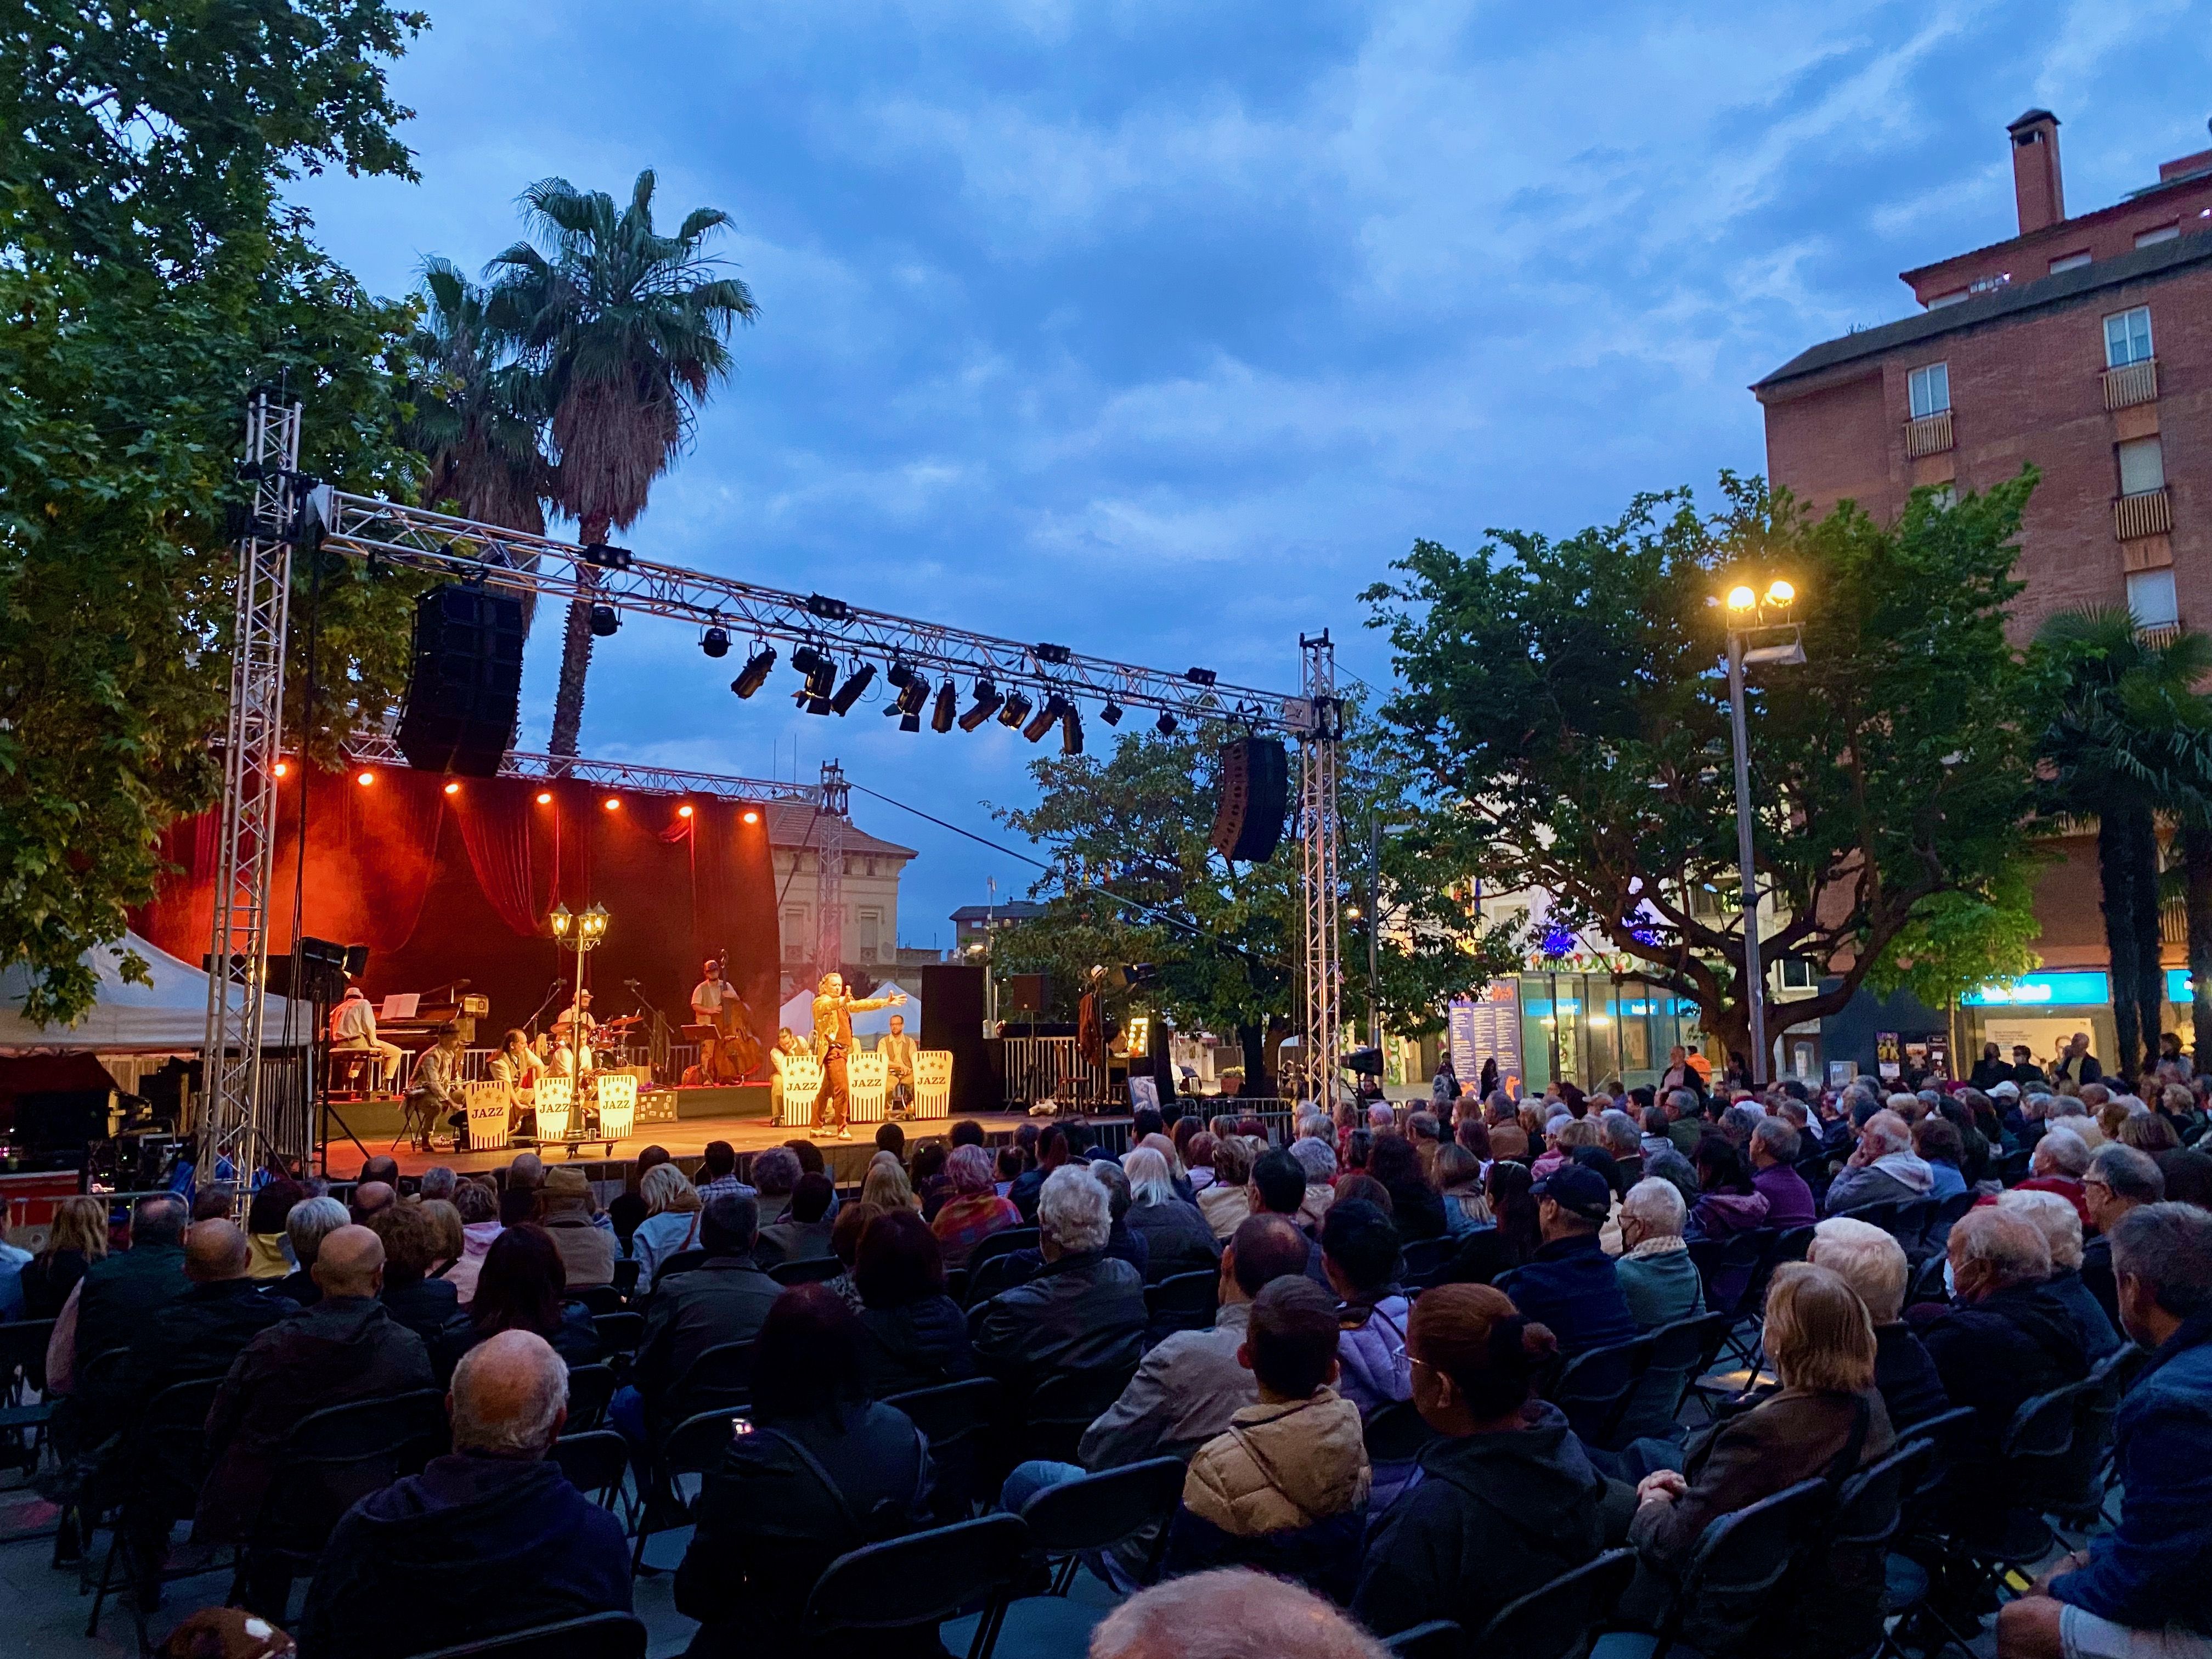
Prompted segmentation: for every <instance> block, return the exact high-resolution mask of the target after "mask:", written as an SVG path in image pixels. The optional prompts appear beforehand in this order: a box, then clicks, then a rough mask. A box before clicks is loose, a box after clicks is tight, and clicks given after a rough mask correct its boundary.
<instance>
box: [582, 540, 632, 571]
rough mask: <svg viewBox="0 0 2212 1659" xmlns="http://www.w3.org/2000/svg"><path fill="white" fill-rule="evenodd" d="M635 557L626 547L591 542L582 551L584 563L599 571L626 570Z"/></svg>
mask: <svg viewBox="0 0 2212 1659" xmlns="http://www.w3.org/2000/svg"><path fill="white" fill-rule="evenodd" d="M636 557H637V556H636V555H635V553H632V552H631V551H630V550H629V549H628V548H626V547H610V546H608V545H607V544H605V542H592V543H591V544H588V545H587V546H586V548H585V549H584V562H585V563H586V564H588V565H595V566H597V567H598V568H599V569H601V570H627V569H629V568H630V565H631V563H632V562H633V561H635V558H636Z"/></svg>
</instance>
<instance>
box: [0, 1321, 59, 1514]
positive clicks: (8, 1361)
mask: <svg viewBox="0 0 2212 1659" xmlns="http://www.w3.org/2000/svg"><path fill="white" fill-rule="evenodd" d="M53 1334H54V1322H53V1321H52V1320H51V1319H24V1320H18V1321H17V1322H15V1323H14V1324H11V1325H0V1435H6V1436H9V1437H11V1438H13V1439H14V1440H15V1442H16V1443H18V1445H20V1447H21V1457H20V1460H19V1461H20V1462H21V1467H22V1470H23V1477H24V1479H25V1480H28V1479H30V1477H31V1476H32V1475H33V1474H36V1473H37V1472H38V1468H39V1456H40V1450H41V1449H42V1448H43V1447H44V1446H45V1444H46V1425H48V1424H49V1423H50V1422H52V1420H53V1415H54V1402H53V1401H51V1400H48V1399H47V1398H46V1343H47V1341H48V1340H50V1339H51V1338H52V1336H53Z"/></svg>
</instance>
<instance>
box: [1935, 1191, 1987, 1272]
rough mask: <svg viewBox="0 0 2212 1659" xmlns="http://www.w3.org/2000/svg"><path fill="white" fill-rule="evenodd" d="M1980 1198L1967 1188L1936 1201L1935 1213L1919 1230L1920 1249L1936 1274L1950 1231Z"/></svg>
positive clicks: (1940, 1266)
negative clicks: (1933, 1265)
mask: <svg viewBox="0 0 2212 1659" xmlns="http://www.w3.org/2000/svg"><path fill="white" fill-rule="evenodd" d="M1980 1198H1981V1194H1979V1193H1978V1192H1976V1191H1975V1190H1974V1189H1973V1188H1972V1187H1969V1188H1966V1191H1965V1192H1963V1193H1954V1194H1951V1196H1950V1197H1948V1198H1946V1199H1940V1200H1936V1209H1935V1212H1934V1213H1933V1214H1932V1215H1930V1216H1929V1218H1928V1224H1927V1225H1926V1226H1925V1227H1923V1228H1922V1230H1921V1233H1920V1248H1921V1250H1922V1252H1923V1254H1924V1255H1926V1256H1927V1257H1928V1259H1929V1261H1933V1262H1935V1263H1936V1272H1937V1273H1942V1270H1943V1253H1944V1251H1945V1250H1946V1249H1948V1248H1949V1246H1950V1243H1951V1229H1952V1228H1953V1227H1954V1226H1955V1225H1958V1222H1959V1220H1960V1218H1961V1217H1962V1216H1964V1215H1965V1214H1966V1212H1967V1211H1969V1210H1971V1209H1972V1208H1973V1207H1974V1206H1975V1204H1976V1203H1977V1202H1978V1200H1979V1199H1980Z"/></svg>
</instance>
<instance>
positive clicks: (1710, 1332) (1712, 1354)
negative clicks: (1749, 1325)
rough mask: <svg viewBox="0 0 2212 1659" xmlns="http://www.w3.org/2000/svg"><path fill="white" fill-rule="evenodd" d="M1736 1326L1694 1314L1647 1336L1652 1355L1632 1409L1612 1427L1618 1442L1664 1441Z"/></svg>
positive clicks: (1720, 1316) (1721, 1316)
mask: <svg viewBox="0 0 2212 1659" xmlns="http://www.w3.org/2000/svg"><path fill="white" fill-rule="evenodd" d="M1734 1325H1735V1316H1733V1315H1730V1314H1725V1313H1706V1314H1694V1315H1692V1316H1691V1317H1689V1318H1687V1319H1677V1320H1675V1321H1674V1322H1672V1323H1671V1324H1666V1325H1662V1326H1660V1327H1658V1328H1656V1329H1655V1330H1651V1331H1648V1332H1646V1333H1645V1335H1646V1337H1647V1338H1648V1339H1649V1340H1650V1343H1651V1352H1650V1355H1649V1356H1648V1357H1647V1358H1645V1360H1644V1374H1643V1375H1642V1376H1639V1377H1638V1379H1637V1383H1636V1393H1635V1395H1634V1396H1633V1397H1632V1399H1631V1401H1630V1402H1629V1406H1628V1409H1627V1411H1626V1413H1625V1414H1624V1415H1623V1416H1622V1418H1621V1419H1620V1422H1619V1423H1618V1424H1616V1425H1614V1427H1613V1438H1614V1439H1615V1441H1616V1442H1618V1443H1620V1445H1623V1446H1625V1445H1626V1444H1627V1443H1629V1442H1630V1441H1632V1440H1635V1439H1638V1438H1640V1437H1643V1436H1645V1435H1652V1436H1658V1437H1664V1436H1665V1435H1666V1434H1667V1433H1668V1431H1670V1430H1672V1429H1673V1427H1674V1421H1675V1419H1676V1418H1677V1417H1679V1416H1680V1414H1681V1410H1682V1402H1683V1401H1685V1400H1686V1399H1688V1398H1689V1397H1690V1395H1691V1390H1692V1388H1694V1387H1695V1385H1696V1383H1697V1381H1698V1379H1699V1377H1701V1376H1704V1375H1705V1373H1706V1372H1707V1371H1709V1370H1711V1369H1712V1368H1713V1364H1714V1363H1715V1362H1716V1361H1717V1359H1719V1358H1720V1352H1721V1349H1722V1347H1723V1345H1724V1344H1726V1342H1727V1341H1728V1336H1729V1329H1730V1328H1732V1327H1733V1326H1734Z"/></svg>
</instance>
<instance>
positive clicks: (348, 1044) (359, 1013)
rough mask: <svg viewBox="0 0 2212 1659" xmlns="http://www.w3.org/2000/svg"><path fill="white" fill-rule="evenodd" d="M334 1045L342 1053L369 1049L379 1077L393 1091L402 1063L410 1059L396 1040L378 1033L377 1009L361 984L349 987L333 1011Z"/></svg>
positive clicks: (332, 1033)
mask: <svg viewBox="0 0 2212 1659" xmlns="http://www.w3.org/2000/svg"><path fill="white" fill-rule="evenodd" d="M331 1048H333V1049H335V1050H337V1051H339V1052H342V1053H349V1054H360V1053H362V1052H363V1051H364V1050H366V1051H367V1052H368V1053H370V1054H374V1055H375V1056H376V1060H377V1064H376V1071H377V1074H378V1079H379V1080H380V1082H381V1083H382V1084H383V1085H384V1087H385V1088H386V1089H387V1090H389V1089H390V1088H391V1087H392V1085H393V1084H394V1083H395V1082H397V1081H398V1078H399V1063H400V1062H401V1061H402V1060H404V1059H406V1058H407V1056H406V1054H404V1052H403V1051H402V1050H401V1048H400V1047H399V1045H398V1043H396V1042H384V1041H382V1040H381V1039H380V1038H379V1037H378V1036H377V1035H376V1010H375V1009H374V1007H372V1006H370V1004H369V1000H368V994H366V993H365V992H363V991H362V988H361V987H360V986H358V985H349V986H347V987H346V988H345V998H344V1000H343V1001H341V1002H340V1003H339V1004H338V1006H337V1007H335V1008H333V1009H331Z"/></svg>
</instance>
